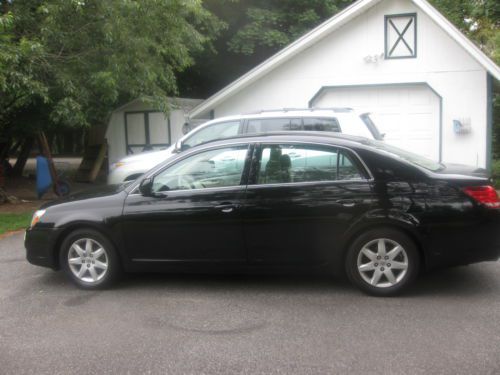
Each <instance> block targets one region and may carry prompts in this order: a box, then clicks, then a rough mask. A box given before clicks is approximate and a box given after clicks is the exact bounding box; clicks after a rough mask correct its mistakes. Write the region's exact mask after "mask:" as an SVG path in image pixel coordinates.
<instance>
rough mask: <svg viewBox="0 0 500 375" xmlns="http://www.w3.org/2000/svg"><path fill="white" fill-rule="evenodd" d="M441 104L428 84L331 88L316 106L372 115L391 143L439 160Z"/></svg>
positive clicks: (321, 96)
mask: <svg viewBox="0 0 500 375" xmlns="http://www.w3.org/2000/svg"><path fill="white" fill-rule="evenodd" d="M439 105H440V99H439V97H438V96H437V95H436V94H435V93H434V92H433V91H432V90H431V89H430V88H429V87H428V86H427V85H424V84H413V85H404V86H399V85H398V86H362V87H359V86H354V87H342V88H330V89H327V90H326V91H325V92H324V93H323V94H322V95H320V96H319V97H318V98H317V99H316V100H315V102H314V103H313V106H314V107H352V108H355V109H357V110H359V111H362V112H370V113H372V118H373V120H374V122H375V123H376V125H377V127H378V128H379V130H380V132H381V133H385V134H386V135H385V140H386V141H387V142H388V143H390V144H393V145H395V146H398V147H401V148H404V149H406V150H409V151H413V152H416V153H418V154H421V155H424V156H427V157H429V158H431V159H434V160H439V116H440V112H439Z"/></svg>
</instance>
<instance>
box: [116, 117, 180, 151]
mask: <svg viewBox="0 0 500 375" xmlns="http://www.w3.org/2000/svg"><path fill="white" fill-rule="evenodd" d="M125 134H126V142H127V154H138V153H141V152H143V151H152V150H160V149H164V148H166V147H168V146H170V144H171V135H170V121H169V119H168V118H166V117H165V115H164V114H163V113H162V112H126V113H125Z"/></svg>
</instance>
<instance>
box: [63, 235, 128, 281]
mask: <svg viewBox="0 0 500 375" xmlns="http://www.w3.org/2000/svg"><path fill="white" fill-rule="evenodd" d="M59 261H60V264H61V267H62V269H63V270H64V271H65V273H66V274H67V275H68V276H69V278H70V279H71V280H72V281H73V282H74V283H75V284H77V285H78V286H79V287H81V288H83V289H102V288H105V287H108V286H109V285H111V284H112V283H113V282H114V281H116V279H117V278H118V277H119V275H120V273H121V268H120V263H119V259H118V256H117V254H116V251H115V249H114V246H113V245H112V244H111V242H110V241H109V240H108V239H107V238H106V237H104V236H103V235H102V234H101V233H99V232H97V231H95V230H92V229H79V230H76V231H74V232H72V233H70V234H69V235H68V236H67V237H66V238H65V239H64V241H63V243H62V246H61V252H60V259H59Z"/></svg>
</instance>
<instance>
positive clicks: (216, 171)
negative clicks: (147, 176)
mask: <svg viewBox="0 0 500 375" xmlns="http://www.w3.org/2000/svg"><path fill="white" fill-rule="evenodd" d="M247 150H248V147H247V146H246V145H245V146H242V147H228V148H221V149H216V150H208V151H203V152H200V153H198V154H195V155H192V156H189V157H188V158H186V159H184V160H181V161H180V162H178V163H176V164H174V165H173V166H171V167H168V168H167V169H165V170H164V171H162V172H160V173H159V174H158V175H156V176H155V178H154V182H153V192H162V191H163V192H164V191H173V190H190V189H206V188H222V187H230V186H237V185H240V183H241V177H242V173H243V169H244V166H245V160H246V155H247Z"/></svg>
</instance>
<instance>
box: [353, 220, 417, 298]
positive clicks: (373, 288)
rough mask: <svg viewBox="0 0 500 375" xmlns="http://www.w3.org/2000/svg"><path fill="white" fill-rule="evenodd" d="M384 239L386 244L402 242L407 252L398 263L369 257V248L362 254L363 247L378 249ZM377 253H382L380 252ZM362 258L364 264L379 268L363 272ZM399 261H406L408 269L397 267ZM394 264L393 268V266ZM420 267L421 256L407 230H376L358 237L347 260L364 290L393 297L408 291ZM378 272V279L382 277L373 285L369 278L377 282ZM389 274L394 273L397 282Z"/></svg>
mask: <svg viewBox="0 0 500 375" xmlns="http://www.w3.org/2000/svg"><path fill="white" fill-rule="evenodd" d="M380 240H382V242H384V246H387V245H390V246H391V245H394V244H399V245H400V246H401V247H402V248H403V251H399V252H398V253H399V255H397V258H396V259H394V260H392V261H393V263H394V264H391V263H390V262H391V260H390V259H384V258H385V257H381V259H380V260H377V259H379V258H378V257H377V258H375V260H373V261H372V260H371V259H368V257H365V255H364V254H365V252H366V251H364V252H363V255H360V253H361V251H362V250H363V248H365V246H367V245H369V246H370V247H369V249H374V251H377V249H378V243H379V242H380ZM374 246H375V247H374ZM392 249H394V247H392V248H389V249H388V251H387V252H389V251H390V250H392ZM370 255H371V253H370ZM375 255H378V253H376V254H375ZM358 259H360V260H361V261H360V264H362V265H365V263H369V264H366V265H367V266H369V267H370V268H371V267H373V268H375V269H374V270H373V271H372V270H370V269H368V270H367V271H365V272H362V271H360V270H359V269H358ZM363 260H364V262H363ZM380 262H382V263H380ZM396 263H397V264H398V265H400V264H402V263H404V264H406V267H407V268H406V271H403V270H401V269H396V268H395V264H396ZM375 266H376V267H375ZM391 266H392V267H393V268H392V269H391ZM419 267H420V256H419V253H418V249H417V246H416V245H415V243H414V242H413V240H412V239H411V238H409V237H408V236H407V235H406V234H404V233H403V232H401V231H398V230H395V229H391V228H377V229H372V230H369V231H367V232H365V233H363V234H361V235H360V236H358V238H356V240H354V242H353V243H352V244H351V246H350V247H349V249H348V252H347V256H346V261H345V269H346V274H347V277H348V278H349V280H350V281H351V283H353V284H354V285H355V286H357V287H358V288H359V289H361V290H362V291H363V292H365V293H367V294H369V295H372V296H378V297H390V296H394V295H397V294H399V293H401V292H402V291H404V290H405V289H406V288H407V287H408V285H410V284H411V283H412V282H413V281H414V280H415V279H416V277H417V275H418V271H419ZM371 272H373V273H371ZM375 272H378V275H381V276H380V277H379V278H378V279H377V280H379V281H378V282H377V284H376V285H372V284H370V283H369V282H368V281H367V280H366V279H367V278H370V277H371V280H370V281H371V282H374V280H375ZM386 273H390V275H392V277H394V278H395V280H394V279H393V282H391V281H390V280H389V278H388V277H387V276H386ZM370 275H371V276H370Z"/></svg>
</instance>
